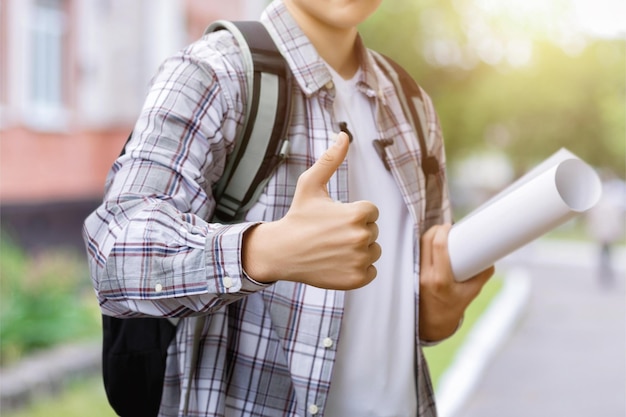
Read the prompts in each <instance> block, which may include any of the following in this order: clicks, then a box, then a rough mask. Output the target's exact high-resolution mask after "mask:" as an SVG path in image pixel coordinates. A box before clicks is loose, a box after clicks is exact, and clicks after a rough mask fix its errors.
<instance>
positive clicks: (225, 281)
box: [222, 275, 233, 288]
mask: <svg viewBox="0 0 626 417" xmlns="http://www.w3.org/2000/svg"><path fill="white" fill-rule="evenodd" d="M222 283H223V284H224V288H231V287H232V286H233V279H232V278H231V277H229V276H228V275H226V276H225V277H224V279H223V280H222Z"/></svg>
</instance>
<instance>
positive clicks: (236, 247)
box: [85, 0, 493, 417]
mask: <svg viewBox="0 0 626 417" xmlns="http://www.w3.org/2000/svg"><path fill="white" fill-rule="evenodd" d="M380 1H381V0H358V1H357V0H276V1H274V2H273V3H272V4H271V5H270V6H269V7H268V8H267V9H266V11H265V13H264V15H263V17H262V21H263V22H264V23H265V24H266V26H267V27H268V29H269V31H270V33H271V35H272V37H273V38H274V40H275V41H276V43H277V45H278V47H279V49H280V51H281V52H282V53H283V55H284V56H285V58H286V59H287V61H288V63H289V65H290V68H291V71H292V72H293V75H294V78H295V83H296V86H297V87H296V91H297V92H296V93H295V94H294V97H293V100H294V101H295V103H294V106H295V107H294V109H295V110H294V114H293V116H292V124H291V127H290V131H289V138H290V144H291V149H290V153H289V157H288V159H287V161H286V163H284V164H283V165H281V166H280V167H279V169H278V171H277V172H276V174H275V175H274V176H273V177H272V179H271V180H270V182H269V183H268V186H267V188H266V190H265V191H264V192H263V194H262V195H261V197H260V199H259V202H258V203H257V204H256V205H255V206H254V207H253V208H252V209H251V210H250V212H249V213H248V214H247V217H246V219H245V221H244V222H242V223H240V224H235V225H222V224H212V223H209V222H208V221H207V219H209V218H210V217H211V212H212V210H213V208H214V204H215V203H214V200H213V197H212V194H211V186H212V184H213V183H214V182H215V181H216V180H217V179H218V178H219V176H220V174H221V172H222V170H223V167H224V161H225V158H226V156H227V153H228V151H229V150H230V149H231V148H232V146H233V140H234V138H235V137H236V132H237V129H239V128H240V127H241V126H242V120H243V117H244V102H245V100H246V88H245V85H244V84H245V80H246V77H245V76H244V74H243V73H242V71H243V64H242V61H241V56H240V52H239V49H238V47H237V45H236V42H235V41H234V39H233V37H232V35H230V34H229V33H227V32H226V31H220V32H217V33H213V34H211V35H208V36H205V37H203V38H202V39H200V40H198V41H197V42H195V43H193V44H192V45H190V46H189V47H188V48H186V49H185V50H184V51H182V52H181V53H179V54H177V55H176V56H174V57H172V58H170V59H168V60H166V62H165V63H164V64H163V65H162V67H161V68H160V70H159V72H158V74H157V75H156V77H155V79H154V82H153V85H152V88H151V90H150V92H149V94H148V96H147V99H146V102H145V105H144V108H143V110H142V112H141V115H140V117H139V119H138V121H137V124H136V126H135V130H134V132H135V135H134V137H133V139H132V140H131V142H130V143H129V144H128V146H127V150H126V154H125V155H124V156H122V157H120V158H119V159H118V160H117V161H116V162H115V165H114V167H113V168H112V170H111V173H110V175H109V177H108V180H107V188H106V195H105V198H104V202H103V204H102V205H101V207H99V208H98V209H97V210H96V211H95V212H94V213H93V214H92V215H91V216H90V217H89V218H88V219H87V220H86V222H85V240H86V244H87V247H88V253H89V258H90V267H91V274H92V279H93V281H94V286H95V289H96V291H97V295H98V299H99V302H100V305H101V308H102V311H103V312H104V313H106V314H109V315H114V316H119V317H129V316H137V315H138V314H139V315H151V316H162V317H163V316H176V317H187V318H185V319H183V320H182V321H181V322H180V323H179V325H178V330H177V336H176V342H175V343H173V344H172V345H171V346H170V350H169V354H168V368H167V372H166V381H165V386H164V393H163V400H162V404H161V412H160V415H161V416H178V415H183V413H184V411H183V410H184V407H185V404H184V403H185V402H186V401H187V400H186V398H187V392H189V395H188V401H189V404H188V407H189V408H188V415H194V416H305V415H306V416H312V415H315V416H318V415H319V416H322V415H323V416H326V417H346V416H350V417H352V416H359V417H367V416H394V417H401V416H402V417H403V416H417V415H419V416H434V415H436V411H435V404H434V398H433V392H432V387H431V383H430V379H429V375H428V370H427V366H426V363H425V360H424V356H423V354H422V350H421V346H422V345H423V344H424V343H429V342H436V341H439V340H442V339H444V338H446V337H448V336H450V335H451V334H452V333H454V331H455V330H456V328H457V327H458V325H459V323H460V321H461V319H462V317H463V313H464V311H465V308H466V307H467V305H468V304H469V303H470V302H471V300H472V299H474V297H475V296H476V295H477V294H478V292H479V291H480V289H481V287H482V286H483V285H484V283H485V282H486V281H487V279H488V278H489V277H490V276H491V275H492V273H493V268H490V269H488V270H487V271H485V272H483V273H481V274H478V275H477V276H476V277H474V278H473V279H471V280H468V281H466V282H464V283H457V282H455V281H454V279H453V276H452V272H451V269H450V264H449V259H448V254H447V235H448V231H449V229H450V225H449V222H450V221H451V215H450V207H449V201H448V196H447V187H446V185H445V171H444V163H445V161H444V149H443V143H442V139H441V131H440V128H439V124H438V121H437V119H436V115H435V113H434V110H433V108H432V103H431V102H430V101H427V103H426V104H427V115H426V116H427V123H428V126H429V138H428V143H429V147H430V153H431V154H433V155H436V156H437V157H438V159H439V163H440V165H441V171H440V172H439V174H438V175H437V180H438V181H437V183H438V184H439V186H438V187H433V188H431V187H429V191H428V195H427V193H426V190H425V187H424V185H423V184H424V181H423V178H422V176H423V174H422V173H421V170H420V168H419V165H418V162H419V160H420V158H419V153H420V150H419V144H418V141H417V139H416V135H415V132H414V131H412V130H411V128H410V125H409V123H408V122H407V120H406V118H405V116H404V114H403V113H402V110H401V107H400V103H399V101H398V96H397V94H396V92H395V90H394V89H393V87H392V84H391V83H390V81H389V80H387V79H385V77H384V76H383V75H382V72H381V70H380V68H378V67H377V65H376V64H375V63H374V61H373V58H372V55H371V53H370V52H369V51H368V50H367V49H365V47H364V46H363V45H362V42H361V39H360V37H359V35H358V33H357V29H356V26H357V25H358V24H359V23H361V22H363V21H364V20H365V19H366V18H367V17H368V16H369V15H370V14H372V13H373V12H374V11H375V10H376V8H377V7H378V5H379V4H380ZM339 122H345V123H347V126H348V129H349V130H350V131H351V133H352V134H353V138H354V139H353V141H352V142H351V143H350V142H349V140H348V137H347V135H346V134H345V133H340V134H337V133H336V132H338V131H339ZM381 138H385V139H392V141H391V144H390V145H389V146H388V147H387V163H388V165H389V168H390V169H389V170H387V169H386V168H385V165H384V164H383V163H382V162H381V160H380V158H379V156H378V154H377V153H376V151H375V149H374V147H373V146H372V141H373V140H374V139H381ZM426 199H429V201H435V203H436V206H437V207H439V208H438V210H437V211H436V212H433V210H432V209H429V210H426V208H425V200H426ZM435 223H439V224H440V225H435V226H433V227H430V226H431V224H435ZM381 248H382V255H381ZM197 317H203V320H204V321H203V322H201V323H202V327H201V334H200V337H201V339H200V344H199V346H200V352H199V355H198V357H197V363H196V366H195V370H194V373H193V378H189V375H190V369H189V368H190V363H191V362H192V360H191V356H192V350H193V349H192V346H193V337H194V336H193V335H194V327H195V323H196V320H198V319H197Z"/></svg>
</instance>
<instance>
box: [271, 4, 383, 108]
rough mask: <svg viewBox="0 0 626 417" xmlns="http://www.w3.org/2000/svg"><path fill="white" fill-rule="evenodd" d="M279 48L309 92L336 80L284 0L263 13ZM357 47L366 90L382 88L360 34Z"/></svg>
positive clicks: (311, 92)
mask: <svg viewBox="0 0 626 417" xmlns="http://www.w3.org/2000/svg"><path fill="white" fill-rule="evenodd" d="M261 21H262V22H263V23H264V24H265V25H266V27H267V29H268V31H269V32H270V34H271V36H272V38H273V39H274V41H275V42H276V46H277V47H278V49H279V51H280V52H281V53H282V55H283V56H284V57H285V59H286V60H287V63H288V64H289V67H290V68H291V71H292V73H293V76H294V79H295V80H296V82H297V83H298V85H299V86H300V88H301V89H302V91H303V92H304V93H305V94H306V95H307V96H310V95H313V94H315V93H316V92H317V91H319V90H320V89H322V88H323V87H325V86H327V85H328V83H329V82H331V81H332V76H331V74H330V72H329V71H328V69H327V68H326V64H325V63H324V60H323V59H322V58H321V57H320V56H319V54H318V53H317V50H316V49H315V47H314V46H313V45H312V44H311V42H310V41H309V39H308V38H307V36H306V35H305V34H304V32H303V31H302V29H300V27H299V26H298V24H297V23H296V21H295V20H294V19H293V17H292V16H291V14H290V13H289V11H288V10H287V7H286V6H285V5H284V3H283V1H282V0H275V1H273V2H272V3H271V4H270V5H269V6H268V7H267V8H266V9H265V11H264V13H263V15H262V16H261ZM356 42H357V43H356V47H357V50H358V54H359V58H360V62H361V66H362V69H363V71H362V72H361V77H360V80H359V84H361V85H362V86H364V87H365V89H366V90H371V91H374V92H375V91H378V80H377V77H376V71H375V70H374V68H375V66H374V61H373V57H372V56H371V55H370V54H368V53H367V49H366V48H365V46H364V44H363V41H362V39H361V37H360V36H358V37H357V41H356Z"/></svg>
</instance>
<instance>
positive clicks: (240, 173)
mask: <svg viewBox="0 0 626 417" xmlns="http://www.w3.org/2000/svg"><path fill="white" fill-rule="evenodd" d="M216 30H228V31H230V32H231V33H232V34H233V36H234V37H235V39H236V40H237V42H238V43H239V47H240V48H241V52H242V57H243V61H244V65H245V67H246V75H247V79H248V82H247V94H246V97H247V99H246V109H245V117H244V126H243V128H242V129H241V134H240V136H239V137H237V138H236V140H235V147H234V150H233V151H232V152H231V153H230V155H229V156H228V159H227V162H226V168H225V169H224V173H223V175H222V176H221V178H220V180H219V181H218V182H217V183H216V184H215V186H214V187H213V193H214V197H215V201H216V209H215V214H214V219H215V220H218V221H221V222H226V223H230V222H236V221H240V220H242V219H243V216H244V215H245V213H246V212H247V210H248V209H249V208H250V207H251V206H252V205H253V204H254V203H255V202H256V200H257V199H258V197H259V195H260V193H261V192H262V191H263V189H264V187H265V185H266V184H267V181H268V180H269V178H270V177H271V175H272V174H273V172H274V170H275V169H276V167H277V166H278V165H279V164H280V163H281V162H282V161H283V160H284V159H285V158H286V156H287V152H288V145H289V142H288V141H287V138H286V136H287V129H288V127H289V122H290V116H291V71H290V69H289V66H288V65H287V62H286V61H285V59H284V58H283V56H282V55H281V54H280V52H279V51H278V48H277V47H276V45H275V43H274V41H273V40H272V38H271V36H270V35H269V33H268V32H267V29H266V28H265V26H264V25H263V24H262V23H261V22H258V21H241V22H230V21H224V20H219V21H216V22H214V23H212V24H211V25H209V27H208V28H207V29H206V31H205V33H210V32H214V31H216Z"/></svg>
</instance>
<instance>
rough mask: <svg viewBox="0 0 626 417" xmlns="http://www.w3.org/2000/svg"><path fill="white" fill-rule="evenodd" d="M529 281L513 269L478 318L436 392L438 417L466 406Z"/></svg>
mask: <svg viewBox="0 0 626 417" xmlns="http://www.w3.org/2000/svg"><path fill="white" fill-rule="evenodd" d="M530 289H531V280H530V276H529V274H528V272H527V271H526V270H525V269H523V268H513V269H511V270H510V271H508V272H507V274H506V276H505V278H504V286H503V288H502V290H501V291H500V292H499V293H498V295H496V297H495V298H494V299H493V301H492V302H491V304H490V305H489V307H487V310H486V311H485V312H484V313H483V314H482V315H481V317H480V318H479V319H478V321H477V322H476V324H475V325H474V327H473V328H472V330H471V331H470V333H469V334H468V336H467V338H466V341H465V343H464V344H463V345H462V346H461V348H460V349H459V350H458V352H457V354H456V355H455V358H454V359H453V362H452V364H451V365H450V367H449V368H448V369H447V370H446V371H445V372H444V374H443V375H442V376H441V380H440V382H439V386H438V388H437V390H436V392H435V397H436V401H437V411H438V415H439V417H453V416H454V415H455V414H456V413H458V411H459V410H460V409H461V407H462V406H463V405H464V404H465V402H466V401H467V399H468V397H469V396H470V394H471V393H472V392H473V390H474V388H475V387H476V384H477V382H478V381H479V379H480V377H481V376H482V374H483V372H484V371H485V369H486V368H487V366H488V364H489V361H490V360H491V358H492V357H493V355H494V354H495V353H496V352H497V350H498V349H499V348H500V346H502V344H503V343H504V342H505V341H506V340H507V339H508V337H509V335H510V334H511V331H512V330H513V327H514V326H515V325H516V323H517V322H518V320H519V318H520V317H521V315H522V313H523V312H524V309H525V307H526V306H527V304H528V300H529V297H530Z"/></svg>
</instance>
